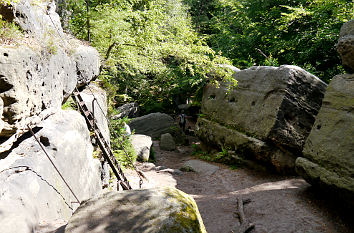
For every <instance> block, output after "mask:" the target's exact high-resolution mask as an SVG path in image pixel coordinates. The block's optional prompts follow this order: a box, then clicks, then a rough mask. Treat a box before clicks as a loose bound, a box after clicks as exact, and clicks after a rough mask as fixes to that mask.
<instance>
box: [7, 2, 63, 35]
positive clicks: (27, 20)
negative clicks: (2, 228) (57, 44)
mask: <svg viewBox="0 0 354 233" xmlns="http://www.w3.org/2000/svg"><path fill="white" fill-rule="evenodd" d="M11 8H12V11H13V15H14V21H15V22H16V24H18V25H19V26H20V27H21V29H22V30H23V31H25V32H27V33H29V34H31V35H32V36H34V37H35V38H36V39H38V40H46V39H47V38H48V33H49V32H52V31H53V32H55V33H57V36H58V37H64V32H63V29H62V27H61V23H60V18H59V15H58V14H57V13H56V12H55V10H56V5H55V2H54V1H51V0H44V1H36V0H26V1H12V7H9V9H11Z"/></svg>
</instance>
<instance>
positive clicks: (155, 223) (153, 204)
mask: <svg viewBox="0 0 354 233" xmlns="http://www.w3.org/2000/svg"><path fill="white" fill-rule="evenodd" d="M84 232H91V233H95V232H97V233H98V232H99V233H113V232H122V233H125V232H140V233H144V232H146V233H147V232H149V233H153V232H161V233H162V232H191V233H192V232H193V233H194V232H195V233H198V232H206V230H205V227H204V224H203V221H202V218H201V216H200V214H199V211H198V207H197V205H196V203H195V201H194V200H193V198H192V197H190V196H189V195H188V194H185V193H183V192H182V191H179V190H177V189H174V188H167V187H165V188H154V189H142V190H129V191H122V192H108V193H105V194H103V195H102V196H99V197H96V198H93V199H90V200H88V201H86V202H84V203H82V205H81V206H80V207H79V208H78V209H77V211H76V212H75V213H74V215H73V217H72V218H71V219H70V221H69V223H68V225H67V226H66V228H65V233H84Z"/></svg>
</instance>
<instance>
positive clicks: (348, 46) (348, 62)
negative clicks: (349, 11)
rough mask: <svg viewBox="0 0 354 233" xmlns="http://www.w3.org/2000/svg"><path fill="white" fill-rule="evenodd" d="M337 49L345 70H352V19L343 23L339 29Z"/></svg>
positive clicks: (353, 27) (353, 33)
mask: <svg viewBox="0 0 354 233" xmlns="http://www.w3.org/2000/svg"><path fill="white" fill-rule="evenodd" d="M337 51H338V53H339V55H340V57H341V58H342V63H343V66H344V68H345V69H346V71H347V72H349V73H351V74H352V73H353V72H354V20H351V21H349V22H347V23H345V24H344V25H343V26H342V28H341V30H340V38H339V41H338V44H337Z"/></svg>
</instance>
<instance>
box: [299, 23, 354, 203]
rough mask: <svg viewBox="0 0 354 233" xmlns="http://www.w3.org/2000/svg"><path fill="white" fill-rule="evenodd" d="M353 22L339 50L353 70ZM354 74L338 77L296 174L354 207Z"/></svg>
mask: <svg viewBox="0 0 354 233" xmlns="http://www.w3.org/2000/svg"><path fill="white" fill-rule="evenodd" d="M353 36H354V21H353V20H352V21H349V22H347V23H346V24H344V25H343V27H342V28H341V32H340V39H339V42H338V45H337V50H338V52H339V53H340V55H341V57H342V61H343V65H344V66H347V70H348V71H349V72H353V70H354V66H353V65H354V63H353V62H354V61H353V57H354V44H353V43H354V37H353ZM353 135H354V74H344V75H337V76H335V77H334V78H333V79H332V81H331V83H330V84H329V86H328V88H327V91H326V95H325V97H324V99H323V105H322V108H321V110H320V111H319V113H318V115H317V117H316V122H315V124H314V126H313V128H312V130H311V133H310V135H309V137H308V138H307V140H306V144H305V146H304V150H303V157H300V158H298V159H297V160H296V171H297V172H298V173H299V174H301V175H302V176H303V177H304V178H305V179H306V180H307V181H308V182H309V183H311V184H313V185H314V186H316V187H319V188H321V189H323V191H324V192H326V193H329V194H332V195H333V194H334V196H336V197H335V198H340V199H341V200H343V201H344V202H345V203H348V204H349V205H350V206H351V207H353V206H354V140H353Z"/></svg>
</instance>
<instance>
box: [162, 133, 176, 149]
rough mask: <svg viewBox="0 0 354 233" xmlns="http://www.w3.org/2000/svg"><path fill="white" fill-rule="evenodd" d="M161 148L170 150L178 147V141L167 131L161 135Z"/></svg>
mask: <svg viewBox="0 0 354 233" xmlns="http://www.w3.org/2000/svg"><path fill="white" fill-rule="evenodd" d="M160 148H161V150H168V151H171V150H175V149H176V143H175V140H174V139H173V137H172V135H171V134H169V133H165V134H162V135H161V139H160Z"/></svg>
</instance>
